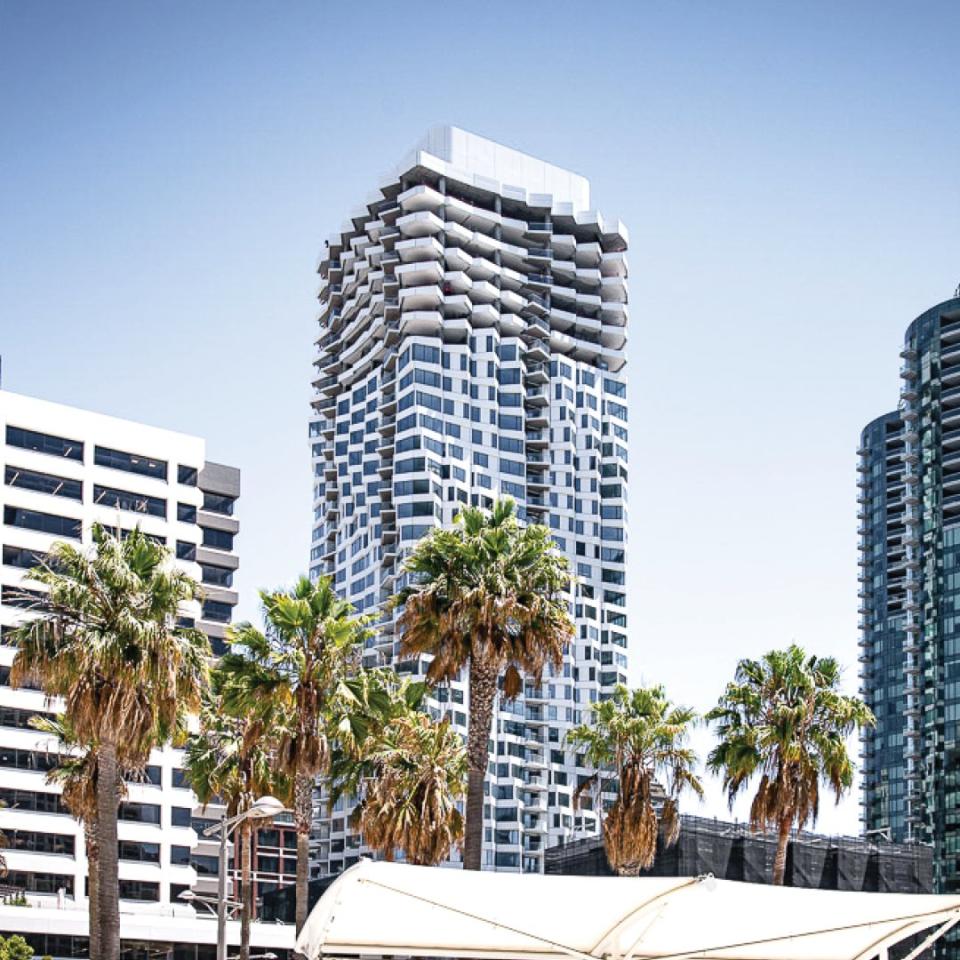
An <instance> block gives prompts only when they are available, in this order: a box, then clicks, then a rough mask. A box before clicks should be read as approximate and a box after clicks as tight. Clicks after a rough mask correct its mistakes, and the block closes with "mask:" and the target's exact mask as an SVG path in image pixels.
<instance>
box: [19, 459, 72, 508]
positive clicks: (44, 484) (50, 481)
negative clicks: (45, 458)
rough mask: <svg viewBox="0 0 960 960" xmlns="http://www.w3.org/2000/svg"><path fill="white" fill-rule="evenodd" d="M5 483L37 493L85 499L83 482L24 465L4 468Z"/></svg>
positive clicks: (70, 498) (69, 498)
mask: <svg viewBox="0 0 960 960" xmlns="http://www.w3.org/2000/svg"><path fill="white" fill-rule="evenodd" d="M3 479H4V483H6V485H7V486H8V487H20V488H21V489H23V490H33V491H35V492H36V493H46V494H49V495H50V496H52V497H66V498H67V499H68V500H83V483H82V482H81V481H79V480H73V479H71V478H70V477H58V476H57V475H56V474H52V473H40V472H39V471H37V470H26V469H24V468H23V467H10V466H8V467H7V468H6V469H5V470H4V477H3Z"/></svg>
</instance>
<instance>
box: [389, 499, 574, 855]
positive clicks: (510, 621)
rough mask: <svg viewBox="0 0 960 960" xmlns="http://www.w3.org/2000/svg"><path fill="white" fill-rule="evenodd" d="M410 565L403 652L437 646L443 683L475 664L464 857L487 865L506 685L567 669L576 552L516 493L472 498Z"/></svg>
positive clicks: (515, 687) (400, 601)
mask: <svg viewBox="0 0 960 960" xmlns="http://www.w3.org/2000/svg"><path fill="white" fill-rule="evenodd" d="M405 569H406V570H407V572H408V573H409V574H410V577H411V580H412V584H411V585H410V586H409V587H407V588H406V589H404V590H402V591H401V592H400V593H399V594H397V596H396V597H395V598H394V601H393V602H394V603H395V604H396V605H403V613H402V614H401V616H400V620H399V623H400V628H401V631H402V641H401V642H402V652H403V653H405V654H408V655H410V654H430V655H431V656H432V658H433V659H432V662H431V663H430V667H429V669H428V671H427V680H428V681H429V682H430V683H433V684H436V683H440V682H441V681H444V680H450V679H453V678H454V677H456V676H457V674H458V673H459V672H460V671H461V670H463V669H464V668H467V669H468V670H469V727H468V734H467V760H468V775H467V822H466V839H465V844H464V855H463V865H464V868H465V869H467V870H479V869H480V866H481V859H482V849H483V801H484V797H483V784H484V777H485V776H486V772H487V764H488V762H489V738H490V722H491V719H492V716H493V705H494V699H495V697H496V693H497V684H498V681H499V680H500V677H501V676H502V678H503V679H502V684H503V696H504V698H506V699H512V698H514V697H516V696H517V695H518V694H519V693H520V691H521V690H522V688H523V680H522V674H523V673H525V674H527V675H529V676H531V677H532V678H533V679H534V681H535V682H537V683H539V680H540V676H541V674H542V672H543V669H544V667H546V666H547V664H551V665H552V666H553V667H554V668H556V669H559V667H560V666H561V665H562V662H563V651H564V647H565V645H566V644H567V643H568V642H569V641H570V640H571V639H572V638H573V636H574V628H573V623H572V621H571V619H570V615H569V612H568V609H567V602H566V600H565V599H564V591H565V590H566V588H567V586H568V584H569V573H568V570H567V561H566V559H565V558H564V557H563V556H562V555H561V554H560V553H558V552H557V551H556V549H555V546H554V543H553V541H552V539H551V538H550V531H549V530H548V529H547V528H546V527H543V526H539V525H530V526H523V525H522V524H521V523H520V522H519V520H518V519H517V517H516V514H515V507H514V502H513V500H511V499H510V498H506V499H503V500H499V501H497V503H496V504H494V507H493V510H492V511H490V512H487V511H484V510H480V509H477V508H472V507H465V508H464V509H463V510H461V512H460V514H459V515H458V517H457V524H456V526H455V528H454V529H452V530H441V529H435V530H431V531H430V533H428V534H427V535H426V536H425V537H423V539H421V540H420V541H419V543H418V544H417V545H416V547H415V548H414V550H413V553H412V554H411V556H410V557H409V558H408V560H407V562H406V564H405Z"/></svg>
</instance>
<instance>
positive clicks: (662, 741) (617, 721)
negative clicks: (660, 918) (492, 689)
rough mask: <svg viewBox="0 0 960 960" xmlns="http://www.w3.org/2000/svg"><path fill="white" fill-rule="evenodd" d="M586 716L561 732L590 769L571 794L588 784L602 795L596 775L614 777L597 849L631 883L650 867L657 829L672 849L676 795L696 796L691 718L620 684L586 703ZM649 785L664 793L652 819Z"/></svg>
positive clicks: (656, 692) (650, 692) (658, 694)
mask: <svg viewBox="0 0 960 960" xmlns="http://www.w3.org/2000/svg"><path fill="white" fill-rule="evenodd" d="M591 714H592V716H591V722H590V723H588V724H581V725H580V726H578V727H574V728H573V729H572V730H571V731H570V732H569V733H568V734H567V742H568V743H570V744H571V745H573V746H574V747H576V748H578V749H582V750H583V752H584V756H585V758H586V760H587V762H588V763H590V764H591V765H592V766H594V767H595V768H596V769H597V773H596V774H595V775H594V777H591V778H589V779H588V780H585V781H584V782H583V783H581V784H580V785H579V787H578V788H577V796H579V795H580V793H582V792H583V791H584V790H585V789H587V788H588V787H589V786H590V785H591V784H592V783H596V785H597V787H598V793H599V794H600V796H601V797H602V795H603V773H604V771H608V772H609V775H610V777H611V779H614V778H615V780H616V784H617V799H616V800H615V801H614V803H613V805H612V806H611V807H610V809H609V811H607V814H606V817H605V819H604V822H603V843H604V847H605V849H606V852H607V860H608V861H609V863H610V866H611V868H612V869H614V870H616V872H617V873H618V874H619V875H620V876H623V877H635V876H637V875H638V874H639V873H640V871H641V870H647V869H649V868H650V867H651V866H652V865H653V861H654V859H655V857H656V854H657V836H658V834H659V833H660V828H661V826H662V828H663V833H664V841H665V843H666V844H667V846H671V845H672V844H674V843H676V841H677V838H678V837H679V835H680V814H679V807H678V801H679V798H680V796H681V794H682V793H683V792H684V791H685V790H691V791H692V792H693V793H695V794H696V795H697V796H698V797H699V796H702V795H703V787H702V785H701V784H700V780H699V779H698V778H697V776H696V774H695V773H694V769H695V767H696V765H697V757H696V754H695V753H694V752H693V750H691V749H690V748H689V747H688V746H687V741H688V739H689V736H690V730H691V728H692V727H693V725H694V724H695V723H696V719H697V717H696V714H695V713H694V711H693V710H691V709H690V708H689V707H681V706H676V705H675V704H673V703H671V702H670V701H669V700H668V699H667V695H666V692H665V690H664V688H663V687H662V686H654V687H641V688H639V689H637V690H629V689H627V687H625V686H623V685H622V684H618V685H617V686H616V687H615V688H614V691H613V694H612V696H611V697H610V698H609V699H607V700H601V701H600V702H599V703H594V704H592V705H591ZM657 785H660V786H662V788H663V790H664V792H665V796H664V797H663V800H662V807H661V809H660V812H659V816H658V812H657V805H656V800H657V796H656V794H657V793H658V791H657V790H656V789H655V788H656V786H657Z"/></svg>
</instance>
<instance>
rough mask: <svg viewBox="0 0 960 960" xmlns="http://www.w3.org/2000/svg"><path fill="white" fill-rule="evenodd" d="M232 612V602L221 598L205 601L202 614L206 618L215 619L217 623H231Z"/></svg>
mask: <svg viewBox="0 0 960 960" xmlns="http://www.w3.org/2000/svg"><path fill="white" fill-rule="evenodd" d="M232 613H233V605H232V604H229V603H222V602H221V601H219V600H204V601H203V613H202V614H201V616H202V617H203V619H204V620H215V621H216V622H217V623H229V622H230V616H231V615H232Z"/></svg>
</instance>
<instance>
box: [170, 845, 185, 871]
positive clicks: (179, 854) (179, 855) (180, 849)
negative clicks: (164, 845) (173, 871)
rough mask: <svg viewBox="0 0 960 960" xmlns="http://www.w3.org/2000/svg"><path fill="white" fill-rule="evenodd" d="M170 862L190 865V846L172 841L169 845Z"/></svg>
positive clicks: (177, 864) (178, 864)
mask: <svg viewBox="0 0 960 960" xmlns="http://www.w3.org/2000/svg"><path fill="white" fill-rule="evenodd" d="M170 863H171V864H173V865H175V866H184V867H186V866H189V865H190V848H189V847H186V846H182V845H181V844H178V843H174V844H171V845H170Z"/></svg>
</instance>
